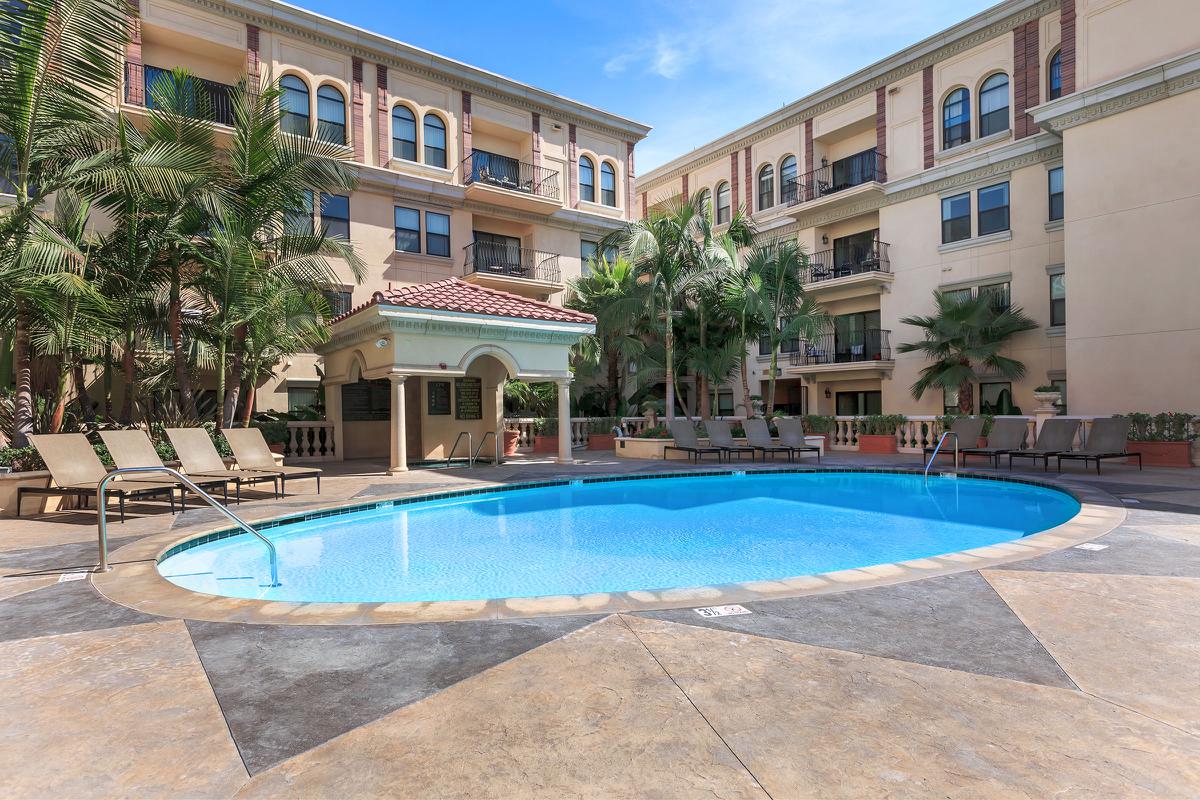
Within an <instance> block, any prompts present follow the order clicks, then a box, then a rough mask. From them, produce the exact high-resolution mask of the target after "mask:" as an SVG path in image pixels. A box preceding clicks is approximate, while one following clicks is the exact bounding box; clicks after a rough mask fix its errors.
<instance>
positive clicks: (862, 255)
mask: <svg viewBox="0 0 1200 800" xmlns="http://www.w3.org/2000/svg"><path fill="white" fill-rule="evenodd" d="M891 271H892V265H891V264H889V263H888V243H887V242H880V241H878V240H876V241H874V242H870V243H867V242H864V243H862V244H857V243H854V242H851V243H850V244H849V245H848V246H846V247H835V248H834V249H832V250H822V251H821V252H819V253H813V254H812V255H811V256H809V257H808V280H807V281H806V283H818V282H820V281H828V280H832V279H834V278H845V277H846V276H848V275H861V274H862V273H864V272H891Z"/></svg>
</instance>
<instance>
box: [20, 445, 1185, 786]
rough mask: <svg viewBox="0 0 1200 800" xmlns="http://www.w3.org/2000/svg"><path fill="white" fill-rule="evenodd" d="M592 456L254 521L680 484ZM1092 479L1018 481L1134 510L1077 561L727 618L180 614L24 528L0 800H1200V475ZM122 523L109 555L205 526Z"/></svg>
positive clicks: (206, 519) (816, 599) (367, 491)
mask: <svg viewBox="0 0 1200 800" xmlns="http://www.w3.org/2000/svg"><path fill="white" fill-rule="evenodd" d="M579 455H580V459H581V461H580V463H579V464H577V465H574V466H571V467H566V466H560V465H557V464H553V463H546V462H538V461H535V460H533V459H519V460H516V461H513V462H510V463H508V464H505V465H503V466H500V467H481V468H477V469H475V470H469V471H468V470H445V471H443V470H429V471H415V472H412V473H410V474H408V475H405V476H401V477H397V478H392V477H388V476H386V475H385V474H384V473H383V471H382V467H383V465H380V464H373V463H371V462H346V463H344V464H338V465H330V466H329V468H328V469H327V470H326V477H325V479H324V480H323V481H322V494H321V495H320V497H317V496H316V495H313V494H307V493H304V492H311V491H312V487H311V485H310V484H311V482H303V481H298V482H296V484H295V486H294V487H290V488H293V489H294V490H298V491H299V492H301V493H300V494H295V495H292V496H289V497H288V498H286V499H284V500H282V501H274V500H271V499H269V498H265V497H264V496H262V495H256V497H257V498H258V499H255V500H252V501H248V502H246V503H244V504H243V505H242V506H241V507H240V508H239V509H238V510H239V513H242V514H244V516H246V517H247V518H248V519H251V520H253V519H264V518H267V517H276V516H278V515H280V514H282V513H298V512H302V511H305V510H307V509H313V508H317V507H323V506H326V505H328V504H330V503H339V502H348V501H365V500H367V499H370V498H382V497H391V496H396V495H398V494H405V493H411V494H423V493H427V492H437V491H446V490H451V489H461V488H470V487H473V486H480V485H483V484H484V483H491V482H497V483H512V482H523V481H534V480H546V479H549V478H557V477H562V476H566V477H579V476H581V475H586V474H616V473H630V472H645V473H653V472H661V471H681V470H686V469H693V468H694V467H689V466H687V465H686V464H684V463H681V462H670V463H668V464H664V463H662V462H650V461H631V460H623V459H615V458H613V457H611V454H609V455H605V454H603V453H599V454H597V453H580V454H579ZM917 461H918V459H917V457H916V456H895V457H867V456H859V455H857V454H849V453H847V454H837V453H835V454H831V455H830V456H829V457H828V458H826V459H825V460H824V465H825V466H838V465H842V466H853V467H867V466H871V467H874V466H884V467H894V466H906V467H912V466H915V465H916V463H917ZM712 466H713V465H712V464H711V463H710V464H706V465H703V468H706V469H710V468H712ZM781 466H782V464H781ZM1103 469H1104V472H1103V474H1102V475H1100V476H1098V477H1097V476H1096V475H1095V474H1094V472H1093V473H1086V472H1084V471H1082V470H1081V469H1080V468H1079V467H1077V466H1072V467H1071V468H1070V472H1069V473H1066V474H1064V475H1063V476H1061V477H1060V476H1058V475H1056V474H1055V473H1049V474H1048V475H1047V474H1044V473H1042V472H1041V471H1040V470H1033V471H1028V472H1025V471H1020V470H1018V471H1017V472H1016V473H1015V474H1017V475H1019V476H1023V477H1032V478H1036V479H1042V478H1043V477H1045V478H1046V479H1047V480H1049V481H1051V482H1055V483H1059V484H1060V485H1063V486H1065V487H1068V488H1073V489H1075V490H1076V491H1082V492H1086V493H1089V496H1091V497H1092V498H1094V500H1093V502H1099V503H1100V504H1101V505H1104V504H1107V506H1108V507H1109V508H1111V509H1112V511H1113V513H1114V514H1117V513H1118V512H1119V516H1120V518H1121V519H1122V520H1123V521H1120V522H1119V524H1118V525H1117V526H1116V528H1115V529H1114V530H1112V531H1111V532H1109V533H1106V534H1104V535H1102V536H1100V537H1099V538H1093V539H1092V540H1091V541H1090V542H1088V545H1090V546H1089V547H1088V548H1087V549H1081V548H1079V547H1075V546H1067V547H1065V548H1064V549H1059V550H1053V551H1046V552H1044V554H1039V555H1033V556H1031V557H1027V558H1026V557H1022V558H1021V559H1020V560H1013V561H1008V562H1007V563H1003V564H1000V565H998V566H991V565H989V566H984V567H983V568H972V565H971V564H969V563H968V564H966V565H965V566H964V568H963V569H961V570H960V571H957V572H953V573H952V574H938V575H936V576H934V577H927V578H919V579H916V580H901V581H900V582H894V583H890V584H887V585H872V586H869V587H867V588H854V586H855V585H854V584H849V585H847V586H846V587H845V588H841V589H839V590H837V591H828V592H824V593H820V594H813V595H809V596H795V597H779V598H769V599H760V600H748V601H746V602H744V603H743V605H744V607H745V608H746V609H747V610H748V611H749V612H750V613H748V614H740V615H736V616H726V617H719V618H703V617H701V616H700V615H698V614H697V613H696V612H695V610H694V608H693V606H695V605H697V604H698V603H694V602H693V603H679V606H680V607H677V608H659V609H656V610H648V611H626V612H620V613H596V614H588V613H578V611H579V610H578V609H576V612H577V613H573V614H570V615H562V616H554V615H542V616H536V617H532V618H511V619H508V618H506V619H474V620H466V621H454V622H432V621H431V622H408V623H405V624H373V625H349V624H321V625H293V624H258V623H253V622H227V621H217V620H214V619H204V618H201V617H200V616H195V617H189V616H163V615H158V614H150V613H145V612H144V611H139V610H135V609H133V608H130V607H128V606H127V605H122V604H119V603H115V602H112V601H110V600H109V599H107V598H106V597H105V596H104V595H103V594H101V593H100V592H98V591H97V588H96V586H95V585H94V584H93V582H92V580H91V578H90V577H88V576H86V575H84V576H82V579H80V577H81V576H80V573H81V572H84V571H86V570H88V569H90V568H91V567H93V566H94V565H95V563H96V540H95V516H94V514H93V513H92V512H62V513H57V514H50V515H44V516H41V517H37V518H32V519H21V520H14V519H9V518H6V519H3V520H0V719H2V720H3V724H2V727H0V731H2V732H0V736H2V737H3V738H2V740H0V796H3V797H5V798H42V797H49V796H59V797H64V796H65V797H233V796H254V797H279V796H293V797H305V798H315V797H338V798H339V799H340V798H358V797H384V796H387V797H402V798H407V797H412V798H433V797H477V798H478V797H483V798H490V797H496V798H512V797H547V798H551V797H553V798H560V797H629V798H635V797H637V798H640V797H661V798H690V797H773V798H790V797H856V798H857V797H867V796H870V797H874V796H891V797H1046V796H1051V795H1054V796H1059V797H1179V798H1184V797H1196V796H1198V795H1200V667H1197V665H1198V664H1200V470H1169V469H1151V468H1147V469H1146V470H1145V471H1142V472H1139V471H1138V470H1137V469H1136V468H1132V467H1127V466H1124V465H1120V464H1115V463H1111V462H1110V463H1108V464H1105V466H1104V468H1103ZM981 472H982V471H981ZM1002 474H1008V471H1007V470H1003V471H1002ZM131 510H132V511H133V512H134V513H133V514H132V515H131V518H130V520H129V521H128V522H126V523H124V524H113V525H111V526H110V534H111V536H112V541H111V545H112V549H113V552H114V553H119V552H121V550H122V548H128V547H129V546H131V545H137V544H138V543H139V542H150V541H160V540H161V539H162V538H163V535H164V534H170V535H171V537H173V538H180V539H181V538H184V537H186V536H187V535H188V534H189V533H190V532H193V531H194V532H200V531H204V530H210V529H212V528H213V527H214V526H216V525H217V524H219V520H218V516H217V514H216V512H214V511H211V510H207V509H203V510H202V509H196V510H191V511H188V512H187V513H185V514H182V515H178V516H175V517H172V516H170V515H169V514H168V513H167V512H166V509H165V508H161V507H160V505H159V504H151V503H145V504H137V505H134V506H131ZM168 538H170V537H168ZM1094 546H1100V548H1101V549H1097V548H1096V547H1094ZM127 552H137V551H136V549H133V548H131V549H128V550H127ZM704 604H705V605H707V603H704Z"/></svg>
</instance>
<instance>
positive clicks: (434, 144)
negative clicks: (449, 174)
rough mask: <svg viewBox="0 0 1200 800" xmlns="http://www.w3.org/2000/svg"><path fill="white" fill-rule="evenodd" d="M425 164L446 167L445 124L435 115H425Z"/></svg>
mask: <svg viewBox="0 0 1200 800" xmlns="http://www.w3.org/2000/svg"><path fill="white" fill-rule="evenodd" d="M425 163H426V164H428V165H429V166H431V167H442V168H443V169H444V168H445V166H446V123H444V122H442V118H441V117H439V116H438V115H437V114H426V115H425Z"/></svg>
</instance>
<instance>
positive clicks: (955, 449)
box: [924, 431, 958, 480]
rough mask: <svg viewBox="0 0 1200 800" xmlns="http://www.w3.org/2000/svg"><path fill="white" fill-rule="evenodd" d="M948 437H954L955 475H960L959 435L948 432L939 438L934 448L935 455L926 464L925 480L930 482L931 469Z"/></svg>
mask: <svg viewBox="0 0 1200 800" xmlns="http://www.w3.org/2000/svg"><path fill="white" fill-rule="evenodd" d="M947 436H953V437H954V474H955V475H957V474H958V434H957V433H955V432H954V431H946V432H944V433H943V434H942V435H941V436H939V437H938V442H937V445H936V446H935V447H934V448H933V455H931V456H930V457H929V461H928V462H926V464H925V478H924V479H925V480H929V468H930V467H932V466H933V462H934V461H935V460H937V457H938V452H940V451H941V449H942V443H943V442H945V441H946V437H947Z"/></svg>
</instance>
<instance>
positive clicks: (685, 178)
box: [683, 172, 692, 202]
mask: <svg viewBox="0 0 1200 800" xmlns="http://www.w3.org/2000/svg"><path fill="white" fill-rule="evenodd" d="M683 199H684V201H685V202H686V201H688V200H691V199H692V196H691V195H690V194H688V176H687V173H686V172H685V173H683Z"/></svg>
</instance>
